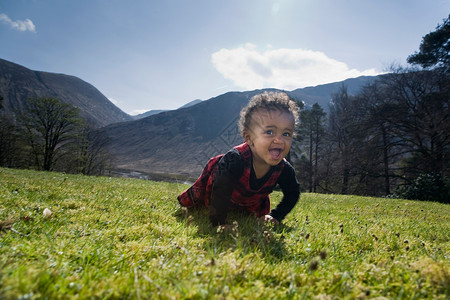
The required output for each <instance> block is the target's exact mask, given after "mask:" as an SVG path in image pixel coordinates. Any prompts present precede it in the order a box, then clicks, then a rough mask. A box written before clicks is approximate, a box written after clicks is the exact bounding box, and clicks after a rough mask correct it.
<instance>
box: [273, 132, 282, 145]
mask: <svg viewBox="0 0 450 300" xmlns="http://www.w3.org/2000/svg"><path fill="white" fill-rule="evenodd" d="M273 141H274V142H275V143H282V142H283V137H282V136H281V135H279V134H277V135H275V137H274V140H273Z"/></svg>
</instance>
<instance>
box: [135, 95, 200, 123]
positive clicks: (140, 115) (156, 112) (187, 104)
mask: <svg viewBox="0 0 450 300" xmlns="http://www.w3.org/2000/svg"><path fill="white" fill-rule="evenodd" d="M200 102H202V100H199V99H197V100H193V101H191V102H188V103H186V104H185V105H183V106H181V107H179V108H178V109H180V108H186V107H189V106H192V105H196V104H198V103H200ZM166 111H169V110H161V109H153V110H149V111H146V112H145V113H142V114H139V115H136V116H133V119H135V120H139V119H142V118H146V117H150V116H153V115H156V114H159V113H162V112H166Z"/></svg>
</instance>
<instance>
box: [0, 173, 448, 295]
mask: <svg viewBox="0 0 450 300" xmlns="http://www.w3.org/2000/svg"><path fill="white" fill-rule="evenodd" d="M186 187H187V186H185V185H182V184H175V183H162V182H150V181H144V180H137V179H118V178H108V177H85V176H74V175H67V174H61V173H49V172H35V171H24V170H11V169H0V298H2V299H3V298H4V299H17V298H21V299H41V298H49V299H67V298H78V299H85V298H101V299H117V298H121V299H150V298H152V299H255V298H256V299H257V298H260V299H309V298H314V297H318V298H319V299H337V298H338V299H354V298H360V299H365V298H367V299H369V298H373V297H386V298H388V299H392V298H394V299H424V298H425V299H427V298H428V299H446V298H448V297H449V295H450V288H449V287H450V262H449V255H450V222H449V221H450V206H449V205H443V204H439V203H432V202H417V201H406V200H397V199H382V198H370V197H356V196H338V195H319V194H303V195H302V196H301V200H300V201H299V203H298V205H297V206H296V207H295V209H294V211H293V212H291V213H290V214H289V215H288V216H287V218H286V220H285V221H284V224H283V225H281V226H279V227H273V226H265V225H264V224H262V223H260V222H259V221H258V220H256V219H255V218H253V217H250V216H246V215H240V214H231V215H230V216H229V219H230V222H233V221H235V222H234V224H233V228H232V229H231V230H229V231H220V230H219V231H218V230H217V229H216V228H212V227H211V226H210V225H209V220H208V217H207V211H206V210H204V209H198V210H194V211H189V212H187V211H184V210H182V209H180V208H179V205H178V203H177V201H176V196H177V195H178V194H179V193H180V192H182V191H183V190H184V189H185V188H186ZM280 197H281V194H280V193H278V192H275V193H274V194H273V197H272V202H273V203H276V202H278V201H279V200H280ZM45 208H48V209H50V210H51V212H52V215H51V217H50V218H46V217H45V216H44V214H43V211H44V209H45Z"/></svg>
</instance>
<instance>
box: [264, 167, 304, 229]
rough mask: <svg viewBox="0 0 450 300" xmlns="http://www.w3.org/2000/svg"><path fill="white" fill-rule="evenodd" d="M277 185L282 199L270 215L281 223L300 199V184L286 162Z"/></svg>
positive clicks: (292, 169)
mask: <svg viewBox="0 0 450 300" xmlns="http://www.w3.org/2000/svg"><path fill="white" fill-rule="evenodd" d="M278 184H279V186H280V188H281V191H282V192H283V199H281V201H280V203H279V204H278V205H277V207H275V208H274V209H273V210H272V211H271V212H270V215H271V216H272V217H274V218H275V219H277V220H278V221H279V222H281V221H282V220H283V219H284V218H285V217H286V215H287V214H288V213H289V212H290V211H291V210H292V209H293V208H294V206H295V204H297V202H298V198H299V197H300V184H299V183H298V181H297V178H296V177H295V170H294V168H293V167H292V166H291V164H289V163H288V162H287V163H286V165H285V166H284V169H283V172H281V175H280V177H279V178H278Z"/></svg>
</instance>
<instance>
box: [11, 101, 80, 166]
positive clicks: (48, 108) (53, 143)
mask: <svg viewBox="0 0 450 300" xmlns="http://www.w3.org/2000/svg"><path fill="white" fill-rule="evenodd" d="M18 120H19V123H20V124H21V126H22V128H23V131H24V134H25V135H26V139H27V141H28V143H29V146H30V147H31V150H32V153H33V157H34V162H35V166H36V167H37V168H38V169H42V170H52V168H53V166H54V163H55V161H56V160H58V158H59V155H61V154H62V153H63V152H64V151H63V149H64V147H66V146H67V145H68V144H70V143H71V142H73V140H74V139H75V138H76V137H77V136H78V135H79V133H80V129H81V128H82V127H83V126H84V122H83V120H82V119H81V118H80V117H79V113H78V109H77V108H75V107H73V106H72V105H69V104H66V103H63V102H62V101H60V100H57V99H53V98H39V99H29V100H28V101H27V108H26V109H25V111H23V112H22V113H21V114H20V115H19V118H18Z"/></svg>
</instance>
